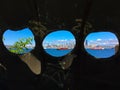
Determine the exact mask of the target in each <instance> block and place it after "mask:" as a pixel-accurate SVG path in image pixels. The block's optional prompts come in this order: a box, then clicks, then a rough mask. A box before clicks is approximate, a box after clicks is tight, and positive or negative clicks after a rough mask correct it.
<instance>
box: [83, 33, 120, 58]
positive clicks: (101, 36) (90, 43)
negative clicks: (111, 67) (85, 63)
mask: <svg viewBox="0 0 120 90" xmlns="http://www.w3.org/2000/svg"><path fill="white" fill-rule="evenodd" d="M84 48H85V50H86V51H87V52H88V53H89V54H90V55H92V56H94V57H95V58H109V57H112V56H114V55H115V54H116V52H117V51H118V49H119V41H118V38H117V36H116V35H115V34H114V33H111V32H94V33H90V34H88V36H87V37H86V38H85V41H84Z"/></svg>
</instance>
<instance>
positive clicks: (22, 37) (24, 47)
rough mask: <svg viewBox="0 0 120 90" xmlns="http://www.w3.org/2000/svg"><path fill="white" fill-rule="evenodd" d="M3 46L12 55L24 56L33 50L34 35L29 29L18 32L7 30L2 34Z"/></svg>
mask: <svg viewBox="0 0 120 90" xmlns="http://www.w3.org/2000/svg"><path fill="white" fill-rule="evenodd" d="M3 44H4V45H5V47H6V48H7V49H8V51H10V52H12V53H15V54H25V53H28V52H30V51H31V50H33V49H34V48H35V40H34V35H33V33H32V32H31V30H30V29H29V28H25V29H22V30H18V31H12V30H10V29H8V30H6V31H5V32H4V34H3Z"/></svg>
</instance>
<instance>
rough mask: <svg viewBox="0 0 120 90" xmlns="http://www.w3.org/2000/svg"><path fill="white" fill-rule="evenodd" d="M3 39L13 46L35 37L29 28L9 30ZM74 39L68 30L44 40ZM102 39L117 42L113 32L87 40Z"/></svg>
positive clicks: (93, 34) (92, 34) (5, 42)
mask: <svg viewBox="0 0 120 90" xmlns="http://www.w3.org/2000/svg"><path fill="white" fill-rule="evenodd" d="M3 37H4V38H5V41H4V44H5V45H13V44H14V43H15V42H16V41H18V40H19V39H21V38H28V37H34V36H33V33H32V32H31V30H30V29H29V28H25V29H22V30H18V31H12V30H10V29H8V30H7V31H6V32H5V33H4V34H3ZM74 39H75V38H74V36H73V34H72V33H71V32H69V31H66V30H60V31H56V32H52V33H50V34H48V36H47V37H46V38H45V39H44V42H54V41H56V40H74ZM100 39H101V40H105V39H115V40H117V37H116V35H115V34H113V33H111V32H96V33H91V34H89V35H88V36H87V37H86V40H88V41H91V40H92V41H96V40H100ZM44 42H43V43H44ZM33 45H35V41H33Z"/></svg>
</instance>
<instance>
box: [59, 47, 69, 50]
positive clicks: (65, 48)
mask: <svg viewBox="0 0 120 90" xmlns="http://www.w3.org/2000/svg"><path fill="white" fill-rule="evenodd" d="M67 49H68V48H66V47H65V48H64V47H62V48H57V50H67Z"/></svg>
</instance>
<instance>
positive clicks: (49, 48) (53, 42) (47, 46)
mask: <svg viewBox="0 0 120 90" xmlns="http://www.w3.org/2000/svg"><path fill="white" fill-rule="evenodd" d="M75 44H76V41H75V37H74V35H73V34H72V33H71V32H69V31H67V30H59V31H54V32H51V33H49V34H48V35H47V36H46V37H45V38H44V40H43V43H42V46H43V48H44V50H45V52H46V53H48V54H49V55H51V56H54V57H61V56H64V55H67V54H68V53H70V52H71V51H72V50H73V49H74V47H75Z"/></svg>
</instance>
